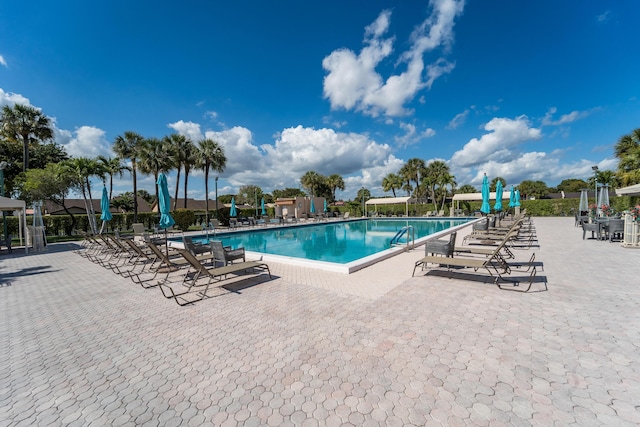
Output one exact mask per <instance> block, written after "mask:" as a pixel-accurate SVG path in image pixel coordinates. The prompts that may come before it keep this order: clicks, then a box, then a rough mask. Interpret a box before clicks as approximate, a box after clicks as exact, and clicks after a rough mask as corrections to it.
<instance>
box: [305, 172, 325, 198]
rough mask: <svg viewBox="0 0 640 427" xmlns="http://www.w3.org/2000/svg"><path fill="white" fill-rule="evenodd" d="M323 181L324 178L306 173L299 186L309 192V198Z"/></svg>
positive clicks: (314, 173) (312, 173)
mask: <svg viewBox="0 0 640 427" xmlns="http://www.w3.org/2000/svg"><path fill="white" fill-rule="evenodd" d="M324 180H325V177H324V176H322V175H320V174H319V173H317V172H315V171H308V172H306V173H305V174H304V175H302V177H301V178H300V184H302V186H303V187H304V188H306V189H307V190H309V191H310V192H311V197H313V196H314V194H315V191H314V190H315V189H316V188H317V187H318V185H320V183H322V182H323V181H324Z"/></svg>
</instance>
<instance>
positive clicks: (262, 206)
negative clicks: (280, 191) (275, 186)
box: [260, 198, 267, 215]
mask: <svg viewBox="0 0 640 427" xmlns="http://www.w3.org/2000/svg"><path fill="white" fill-rule="evenodd" d="M260 207H261V208H262V215H266V214H267V210H266V209H265V208H264V198H263V199H262V200H261V201H260Z"/></svg>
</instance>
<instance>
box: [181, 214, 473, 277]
mask: <svg viewBox="0 0 640 427" xmlns="http://www.w3.org/2000/svg"><path fill="white" fill-rule="evenodd" d="M472 219H473V218H438V219H431V218H404V219H400V218H383V219H362V220H350V221H334V222H331V221H330V222H320V223H310V224H303V225H295V226H288V227H287V226H275V227H267V228H261V229H258V228H254V229H246V230H242V231H234V232H225V233H217V234H216V235H215V236H214V235H212V234H209V235H201V236H194V238H193V240H194V242H200V243H206V242H207V240H212V239H215V240H221V241H222V243H223V244H224V245H225V246H232V247H233V248H238V247H244V248H245V250H246V251H247V252H250V253H252V255H254V257H255V256H258V257H260V256H261V257H262V258H263V260H265V261H267V260H269V259H273V260H275V261H284V262H293V263H295V264H298V265H304V266H310V267H314V268H320V269H324V270H331V271H338V272H343V273H351V272H353V271H356V270H358V269H360V268H363V267H366V266H367V265H371V264H373V263H374V262H377V261H380V260H381V259H384V258H388V257H389V256H393V255H395V254H396V253H398V252H399V251H403V250H404V244H405V243H406V237H404V238H402V239H401V240H400V242H399V243H400V244H402V247H399V246H396V247H390V241H391V239H392V238H393V237H394V236H395V235H396V233H398V232H399V231H400V230H401V229H402V228H403V227H406V226H409V225H410V226H412V227H413V229H414V230H415V239H416V241H417V243H421V242H423V241H424V240H428V239H429V238H435V237H437V236H439V235H442V234H446V233H448V232H449V231H451V228H452V227H453V228H460V227H463V226H465V225H466V224H467V223H468V222H469V221H470V220H472ZM173 240H174V241H175V242H179V241H180V239H173Z"/></svg>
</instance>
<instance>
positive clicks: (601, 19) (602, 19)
mask: <svg viewBox="0 0 640 427" xmlns="http://www.w3.org/2000/svg"><path fill="white" fill-rule="evenodd" d="M610 16H611V11H610V10H606V11H605V12H604V13H603V14H602V15H598V17H597V18H596V19H597V21H598V22H599V23H601V24H602V23H604V22H607V21H608V20H609V18H610Z"/></svg>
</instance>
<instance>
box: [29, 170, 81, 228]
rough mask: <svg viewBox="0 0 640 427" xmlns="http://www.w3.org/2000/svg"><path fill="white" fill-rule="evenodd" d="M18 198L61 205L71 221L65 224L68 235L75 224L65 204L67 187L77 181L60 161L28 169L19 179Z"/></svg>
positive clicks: (73, 217)
mask: <svg viewBox="0 0 640 427" xmlns="http://www.w3.org/2000/svg"><path fill="white" fill-rule="evenodd" d="M19 181H20V182H19V184H18V186H19V187H20V198H22V199H24V200H26V201H27V202H32V201H35V200H49V201H51V202H53V203H56V204H58V205H60V206H62V209H64V211H65V212H66V213H67V215H69V218H71V222H70V223H68V225H66V228H65V232H66V234H67V235H68V236H70V235H71V234H72V232H73V229H74V228H75V226H76V223H77V221H76V217H75V216H74V215H73V213H72V212H71V211H70V210H69V209H68V208H67V206H66V205H65V199H66V196H67V194H68V193H69V189H71V187H72V186H74V185H75V184H76V183H77V182H76V181H75V177H74V176H73V175H71V174H69V173H67V171H66V170H65V169H64V165H63V164H60V163H49V164H48V165H47V166H45V168H44V169H29V170H27V171H26V172H25V173H24V174H22V176H21V177H20V179H19Z"/></svg>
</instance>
